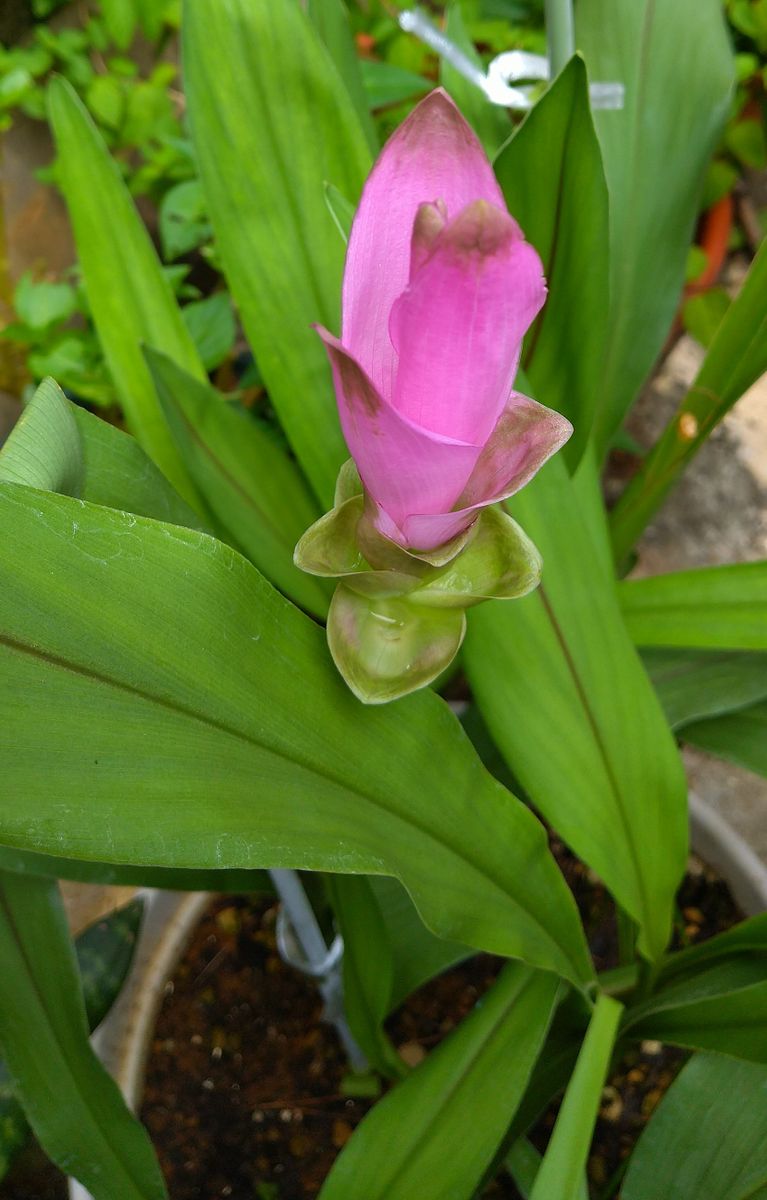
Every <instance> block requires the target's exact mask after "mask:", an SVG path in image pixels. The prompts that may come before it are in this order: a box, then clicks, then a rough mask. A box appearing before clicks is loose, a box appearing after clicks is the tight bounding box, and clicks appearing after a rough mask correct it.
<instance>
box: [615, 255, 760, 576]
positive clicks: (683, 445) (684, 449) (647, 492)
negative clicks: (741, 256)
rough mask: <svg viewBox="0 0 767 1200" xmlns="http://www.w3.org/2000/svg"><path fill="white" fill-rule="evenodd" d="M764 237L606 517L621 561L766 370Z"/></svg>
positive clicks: (617, 557) (616, 554)
mask: <svg viewBox="0 0 767 1200" xmlns="http://www.w3.org/2000/svg"><path fill="white" fill-rule="evenodd" d="M766 289H767V239H765V240H764V241H763V242H762V245H761V247H760V249H759V251H758V253H757V255H756V258H755V259H754V260H753V262H752V263H751V266H750V267H749V270H748V274H747V275H746V278H745V281H744V283H743V287H742V288H741V290H740V292H739V293H738V295H737V296H736V297H735V299H734V300H733V301H732V303H731V305H730V307H729V308H728V309H727V312H726V314H725V316H724V317H723V319H722V321H721V323H720V325H719V327H718V329H717V331H716V334H715V335H714V338H713V340H712V342H711V345H710V346H709V348H708V352H707V354H706V357H705V358H704V360H703V363H702V364H701V368H700V370H699V371H698V374H697V376H696V378H695V381H694V383H693V385H692V387H691V388H690V390H689V392H687V394H686V395H685V396H684V397H683V399H682V401H681V403H680V405H679V409H678V410H677V412H676V413H675V414H674V416H673V418H672V419H671V421H670V423H669V424H668V425H667V426H666V429H665V430H664V432H663V433H662V435H661V437H660V438H659V439H658V441H657V442H656V443H655V445H654V446H653V448H652V450H651V451H650V453H649V454H648V455H647V457H646V458H645V459H644V461H643V463H642V465H641V467H640V469H639V471H638V473H637V474H636V475H635V476H634V478H633V479H632V481H631V483H630V484H629V486H628V487H627V488H626V490H625V492H624V493H623V495H622V496H621V498H620V500H619V501H618V504H617V505H616V506H615V508H614V509H613V512H612V514H611V517H610V524H611V528H612V540H613V549H614V552H615V560H616V562H622V561H623V559H625V557H626V556H627V555H628V553H629V551H630V550H631V548H632V546H633V545H634V543H635V541H636V540H637V538H638V537H639V535H640V534H641V532H642V530H643V529H644V528H645V526H646V525H647V523H648V521H649V520H650V518H651V517H652V515H653V513H654V512H656V511H657V509H658V508H660V506H661V504H662V503H663V500H664V499H665V497H666V496H667V495H668V493H669V492H670V491H671V489H672V487H673V486H674V484H675V483H676V482H677V480H678V479H679V476H680V475H681V473H682V471H683V470H684V469H685V467H686V466H687V465H688V463H689V462H690V461H691V459H692V458H693V457H694V455H695V454H696V453H697V452H698V450H700V448H701V446H702V445H703V444H704V442H705V441H706V439H707V438H708V437H709V435H710V434H711V432H712V431H713V430H714V429H715V428H716V426H717V425H718V424H719V422H720V421H721V420H722V418H723V417H724V416H726V415H727V413H728V412H729V411H730V409H731V408H732V406H733V404H735V402H736V401H737V400H739V399H740V397H741V396H742V395H744V393H745V392H747V391H748V389H749V388H750V387H751V385H752V384H754V383H755V382H756V381H757V379H759V378H760V376H761V375H762V374H763V373H764V372H765V371H767V308H766V307H765V303H764V296H765V290H766Z"/></svg>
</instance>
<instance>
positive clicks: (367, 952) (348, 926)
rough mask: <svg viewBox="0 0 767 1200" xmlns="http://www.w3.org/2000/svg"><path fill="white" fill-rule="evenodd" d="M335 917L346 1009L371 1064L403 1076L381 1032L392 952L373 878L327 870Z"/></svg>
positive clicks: (385, 1072)
mask: <svg viewBox="0 0 767 1200" xmlns="http://www.w3.org/2000/svg"><path fill="white" fill-rule="evenodd" d="M327 883H328V888H329V890H330V898H331V903H332V905H333V909H334V912H335V915H336V921H337V922H338V927H339V930H340V932H341V935H342V937H343V939H344V958H343V989H344V990H343V995H344V1012H345V1014H346V1017H347V1019H348V1021H349V1026H350V1028H351V1031H352V1033H353V1035H354V1037H355V1040H356V1041H357V1044H358V1045H359V1047H360V1049H361V1050H362V1052H363V1053H364V1055H365V1057H366V1058H367V1060H368V1062H369V1063H370V1065H371V1067H373V1068H374V1069H375V1070H376V1071H379V1072H380V1073H381V1074H382V1075H386V1076H390V1077H391V1078H394V1079H398V1078H401V1077H402V1076H403V1075H404V1074H405V1073H406V1067H405V1064H404V1062H403V1060H402V1059H401V1058H400V1056H399V1055H398V1054H397V1052H396V1050H395V1049H394V1047H393V1045H392V1044H391V1042H390V1041H389V1038H388V1037H387V1035H386V1033H385V1032H384V1028H383V1023H384V1020H385V1019H386V1016H387V1014H388V1012H389V1009H390V1007H391V992H392V984H393V980H394V955H393V952H392V946H391V942H390V940H389V932H388V929H387V927H386V923H385V921H384V919H383V916H382V913H381V909H380V908H379V906H378V902H377V899H376V895H375V892H374V891H373V888H372V887H371V881H370V880H368V879H366V878H365V876H364V875H328V876H327Z"/></svg>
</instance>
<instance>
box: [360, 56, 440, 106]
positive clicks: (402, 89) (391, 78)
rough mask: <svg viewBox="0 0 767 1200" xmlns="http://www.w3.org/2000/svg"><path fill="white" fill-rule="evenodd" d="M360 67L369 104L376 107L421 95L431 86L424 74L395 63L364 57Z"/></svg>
mask: <svg viewBox="0 0 767 1200" xmlns="http://www.w3.org/2000/svg"><path fill="white" fill-rule="evenodd" d="M360 67H361V69H362V82H363V84H364V86H365V95H366V96H367V101H368V104H369V105H370V107H371V108H374V109H375V108H386V107H387V106H388V105H390V104H399V103H401V101H403V100H410V98H411V97H415V96H421V95H423V94H424V93H425V92H428V91H429V90H430V88H431V83H430V81H429V80H428V79H424V77H423V75H416V74H415V72H414V71H406V70H405V68H404V67H398V66H396V65H395V64H394V63H389V62H378V61H376V60H375V59H371V58H364V59H362V60H361V61H360Z"/></svg>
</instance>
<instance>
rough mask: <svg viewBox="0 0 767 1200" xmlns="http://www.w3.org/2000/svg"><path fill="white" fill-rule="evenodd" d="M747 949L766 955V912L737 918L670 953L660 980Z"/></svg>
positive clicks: (756, 953)
mask: <svg viewBox="0 0 767 1200" xmlns="http://www.w3.org/2000/svg"><path fill="white" fill-rule="evenodd" d="M746 951H748V952H750V953H751V954H753V955H767V913H758V914H757V916H755V917H749V918H748V919H747V920H745V921H739V922H738V924H737V925H733V926H732V927H731V928H730V929H727V930H725V932H724V933H718V934H716V935H715V936H714V937H710V938H707V939H706V941H705V942H699V943H698V944H697V945H695V946H688V947H687V948H686V949H684V950H677V951H676V952H675V953H674V954H670V955H669V956H668V958H667V959H666V961H665V962H664V964H663V967H662V968H661V972H660V976H659V979H660V982H661V984H666V983H668V982H669V980H675V979H677V978H678V977H679V976H680V975H684V974H685V973H689V972H690V971H691V970H692V971H696V970H697V969H698V967H699V966H700V964H701V963H703V964H704V965H706V964H708V963H711V962H713V961H715V960H717V959H722V958H727V957H733V956H738V955H743V954H744V953H745V952H746ZM763 961H765V959H763Z"/></svg>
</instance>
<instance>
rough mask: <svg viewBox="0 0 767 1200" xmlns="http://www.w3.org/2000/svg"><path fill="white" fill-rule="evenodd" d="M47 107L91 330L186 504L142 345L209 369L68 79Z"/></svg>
mask: <svg viewBox="0 0 767 1200" xmlns="http://www.w3.org/2000/svg"><path fill="white" fill-rule="evenodd" d="M48 107H49V115H50V120H51V125H52V127H53V132H54V135H55V138H56V147H57V150H58V155H59V157H58V161H57V178H58V180H59V182H60V185H61V188H62V190H63V192H64V195H65V197H66V200H67V204H68V207H69V213H70V217H71V219H72V225H73V227H74V232H75V238H76V241H77V249H78V253H79V256H80V263H81V265H82V269H83V275H84V278H85V284H86V287H87V289H88V299H89V302H90V305H91V309H92V311H93V319H94V323H95V325H96V329H97V331H98V335H99V338H100V340H101V345H102V348H103V351H104V357H105V359H106V362H107V366H108V367H109V370H110V372H111V374H112V377H113V379H114V383H115V387H116V389H117V393H118V395H119V397H120V402H121V404H122V405H123V408H124V409H125V415H126V419H127V422H128V425H129V426H130V428H131V429H132V431H133V432H134V433H135V435H136V437H137V438H138V440H139V442H140V443H141V445H142V447H143V449H144V450H146V452H147V454H149V456H150V457H151V458H152V459H153V460H154V462H155V463H156V464H157V466H158V467H159V468H160V470H161V471H163V473H164V474H165V475H167V477H168V479H169V480H170V481H171V483H172V484H173V485H174V486H175V487H176V488H177V490H178V491H179V492H180V494H181V495H182V496H183V497H184V499H186V500H188V501H192V502H193V501H194V499H195V497H194V491H193V489H192V486H191V484H190V482H189V479H188V476H187V473H186V471H185V469H184V465H183V463H182V461H181V459H180V457H179V455H178V452H177V450H176V448H175V446H174V444H173V441H172V438H171V435H170V431H169V430H168V427H167V425H166V423H165V420H164V418H163V415H162V411H161V409H160V406H159V403H158V400H157V397H156V395H155V392H154V388H153V386H152V381H151V379H150V377H149V373H148V371H147V368H146V365H145V363H144V359H143V355H142V353H141V343H142V342H145V343H146V344H147V345H150V346H156V347H158V348H159V349H162V351H163V353H165V354H168V355H169V356H170V357H171V358H173V359H174V360H175V361H176V362H177V363H178V364H179V365H180V366H182V367H184V369H185V370H187V371H189V372H190V373H191V374H192V375H194V376H196V377H197V378H199V379H204V378H205V371H204V369H203V367H202V364H201V362H200V360H199V357H198V354H197V351H196V349H195V346H194V343H193V341H192V339H191V337H190V335H189V333H188V331H187V328H186V326H185V325H184V322H183V321H182V319H181V314H180V313H179V310H178V308H177V306H176V302H175V300H174V298H173V293H172V290H171V287H170V284H169V283H168V281H167V279H166V278H165V276H164V275H163V273H162V270H161V268H160V264H159V262H158V259H157V255H156V253H155V250H154V247H153V246H152V242H151V240H150V237H149V234H148V233H147V231H146V229H145V227H144V225H143V223H142V221H141V218H140V217H139V215H138V213H137V212H136V209H135V207H134V205H133V201H132V199H131V197H130V195H129V193H128V190H127V188H126V186H125V184H124V183H123V180H122V178H121V175H120V171H119V168H118V166H117V163H116V162H115V161H114V160H113V159H112V158H111V156H110V154H109V151H108V150H107V148H106V146H105V145H104V143H103V141H102V139H101V137H100V136H99V133H98V131H97V130H96V128H95V126H94V125H93V122H92V121H91V119H90V117H89V116H88V114H87V112H86V110H85V108H84V107H83V105H82V103H81V102H80V100H78V98H77V96H76V94H75V92H74V90H73V89H72V88H71V87H70V85H69V84H68V83H67V82H66V80H64V79H61V78H55V79H54V80H53V81H52V83H51V85H50V89H49V96H48Z"/></svg>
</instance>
